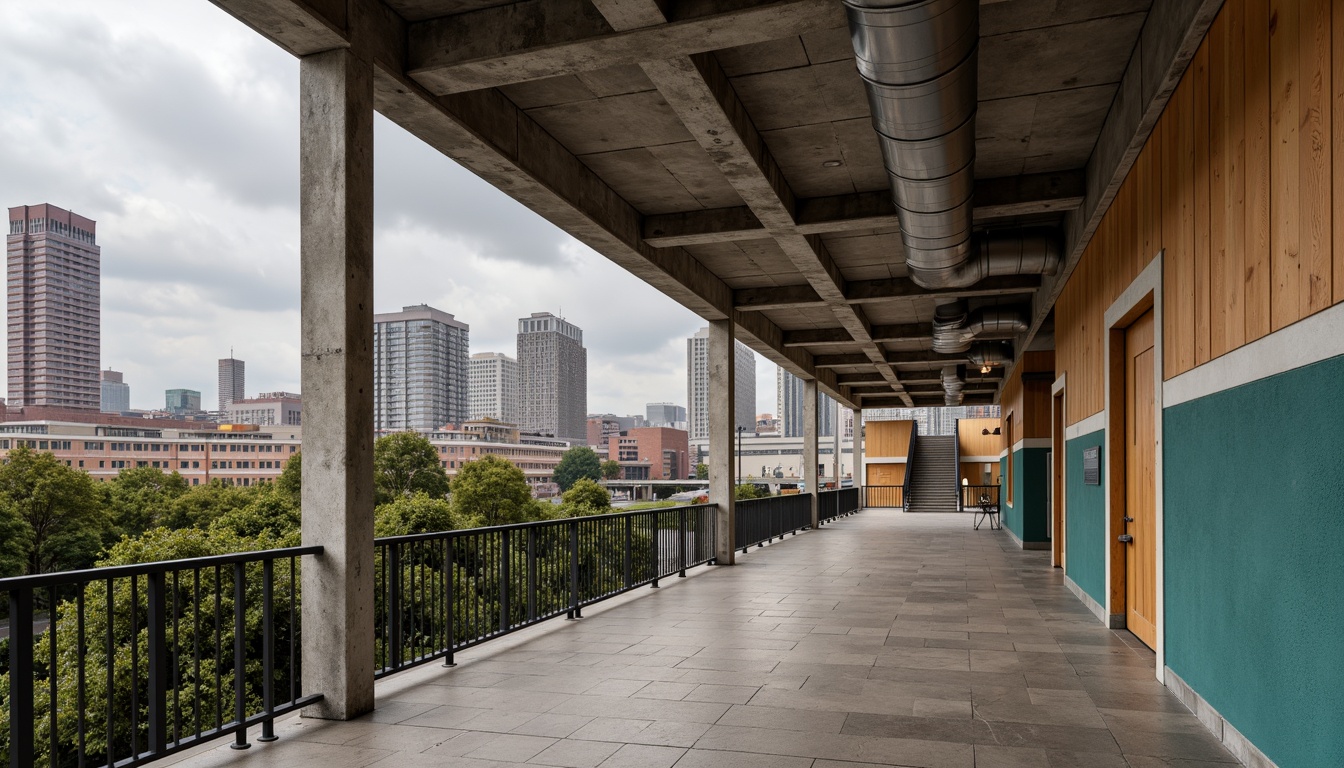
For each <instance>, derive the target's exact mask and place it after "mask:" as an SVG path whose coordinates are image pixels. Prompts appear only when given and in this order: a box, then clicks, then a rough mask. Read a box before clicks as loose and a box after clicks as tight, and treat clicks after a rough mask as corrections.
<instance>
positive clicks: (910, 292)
mask: <svg viewBox="0 0 1344 768" xmlns="http://www.w3.org/2000/svg"><path fill="white" fill-rule="evenodd" d="M1040 285H1041V277H1040V275H1001V276H997V277H988V278H985V279H984V280H981V281H980V282H978V283H976V284H975V285H972V286H970V287H969V288H945V289H942V288H940V289H930V288H924V287H923V286H920V285H919V284H917V283H915V281H913V280H911V279H910V278H908V277H889V278H887V279H885V280H854V281H851V282H850V283H849V286H848V289H847V290H846V291H845V299H846V300H847V301H848V302H850V303H851V304H862V303H864V302H869V301H890V300H892V299H954V298H970V297H974V296H1008V295H1012V294H1018V293H1031V292H1033V291H1035V290H1036V289H1037V288H1039V287H1040Z"/></svg>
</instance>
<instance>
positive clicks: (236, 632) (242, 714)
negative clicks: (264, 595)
mask: <svg viewBox="0 0 1344 768" xmlns="http://www.w3.org/2000/svg"><path fill="white" fill-rule="evenodd" d="M246 587H247V567H246V564H245V563H234V565H233V709H234V711H233V719H234V721H235V722H236V723H237V724H238V725H237V730H235V731H234V732H233V733H234V740H233V743H232V744H230V745H229V746H230V747H232V748H233V749H247V748H248V747H250V746H252V745H251V744H248V743H247V674H246V672H247V653H246V651H247V647H246V643H244V642H243V635H244V634H246V632H247V606H246V605H244V603H245V602H246V598H247V590H246Z"/></svg>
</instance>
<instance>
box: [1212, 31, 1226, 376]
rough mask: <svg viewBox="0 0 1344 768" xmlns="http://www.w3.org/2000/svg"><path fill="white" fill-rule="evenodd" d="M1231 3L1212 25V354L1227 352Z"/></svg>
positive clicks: (1213, 356) (1216, 355)
mask: <svg viewBox="0 0 1344 768" xmlns="http://www.w3.org/2000/svg"><path fill="white" fill-rule="evenodd" d="M1229 10H1230V8H1229V6H1228V5H1224V6H1223V12H1222V13H1220V14H1218V18H1216V19H1214V21H1213V26H1212V27H1210V28H1209V39H1208V43H1207V45H1208V47H1209V253H1208V259H1209V262H1208V263H1209V270H1208V277H1209V357H1210V358H1215V357H1218V356H1219V355H1221V354H1223V353H1225V352H1227V316H1228V307H1227V280H1226V277H1227V269H1226V265H1227V247H1228V246H1227V209H1228V204H1227V198H1228V194H1229V186H1230V181H1229V178H1228V176H1229V173H1228V171H1229V161H1228V156H1229V155H1230V153H1231V148H1230V147H1229V146H1228V135H1227V134H1228V125H1227V120H1226V119H1225V117H1226V115H1227V97H1228V84H1227V76H1228V72H1227V38H1228V34H1227V27H1228V24H1229V20H1228V17H1229V16H1230V15H1231V14H1230V13H1229V12H1228V11H1229Z"/></svg>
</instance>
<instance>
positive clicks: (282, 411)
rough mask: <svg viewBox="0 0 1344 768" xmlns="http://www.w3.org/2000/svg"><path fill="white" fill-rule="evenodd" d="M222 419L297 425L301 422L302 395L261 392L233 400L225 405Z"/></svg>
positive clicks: (261, 423)
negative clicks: (254, 395)
mask: <svg viewBox="0 0 1344 768" xmlns="http://www.w3.org/2000/svg"><path fill="white" fill-rule="evenodd" d="M224 420H225V421H227V422H229V423H232V424H257V425H260V426H271V425H275V424H282V425H287V426H298V425H300V424H302V423H303V396H302V395H299V394H297V393H294V392H262V393H261V394H259V395H257V396H256V397H250V398H247V399H244V400H235V401H233V402H232V403H230V404H229V405H228V406H227V407H225V409H224Z"/></svg>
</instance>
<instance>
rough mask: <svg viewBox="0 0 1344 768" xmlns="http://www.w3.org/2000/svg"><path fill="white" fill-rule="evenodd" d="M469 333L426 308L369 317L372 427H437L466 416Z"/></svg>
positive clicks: (443, 314) (461, 324)
mask: <svg viewBox="0 0 1344 768" xmlns="http://www.w3.org/2000/svg"><path fill="white" fill-rule="evenodd" d="M470 332H471V330H470V327H469V326H468V325H467V324H466V323H464V322H462V321H461V320H458V319H456V318H454V317H453V316H452V315H450V314H448V313H447V312H441V311H439V310H437V309H434V308H433V307H431V306H429V305H428V304H416V305H415V306H411V307H403V308H402V310H401V311H400V312H387V313H383V314H380V315H374V316H373V409H374V422H373V423H374V429H376V430H378V431H380V432H398V431H405V430H433V429H442V428H443V427H444V426H446V425H448V424H461V423H463V422H465V421H466V420H467V419H468V418H469V416H470V414H468V413H467V411H468V407H469V404H470V396H471V395H470V393H471V388H470V385H469V384H468V381H469V377H468V352H467V350H468V349H469V348H470Z"/></svg>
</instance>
